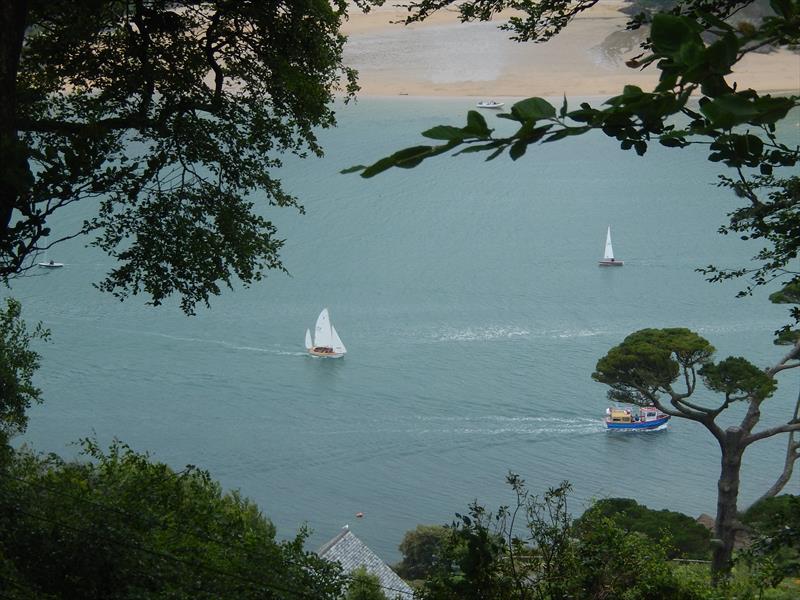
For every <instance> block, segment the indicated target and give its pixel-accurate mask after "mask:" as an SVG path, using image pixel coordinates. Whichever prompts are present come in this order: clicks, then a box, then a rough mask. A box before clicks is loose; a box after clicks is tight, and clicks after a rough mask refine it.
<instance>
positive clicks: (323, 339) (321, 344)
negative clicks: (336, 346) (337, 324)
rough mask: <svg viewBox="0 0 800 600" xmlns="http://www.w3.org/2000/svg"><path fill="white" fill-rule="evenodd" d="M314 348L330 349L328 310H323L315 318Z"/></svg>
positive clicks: (331, 341)
mask: <svg viewBox="0 0 800 600" xmlns="http://www.w3.org/2000/svg"><path fill="white" fill-rule="evenodd" d="M314 346H315V347H317V348H332V347H333V334H332V332H331V319H330V316H329V315H328V309H327V308H323V309H322V312H321V313H319V317H317V325H316V327H315V328H314Z"/></svg>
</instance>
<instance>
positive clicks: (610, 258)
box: [597, 225, 625, 267]
mask: <svg viewBox="0 0 800 600" xmlns="http://www.w3.org/2000/svg"><path fill="white" fill-rule="evenodd" d="M597 264H599V265H600V266H601V267H621V266H622V265H624V264H625V262H624V261H621V260H617V259H615V258H614V249H613V248H612V247H611V225H609V226H608V231H607V232H606V250H605V252H604V253H603V258H602V260H600V261H598V263H597Z"/></svg>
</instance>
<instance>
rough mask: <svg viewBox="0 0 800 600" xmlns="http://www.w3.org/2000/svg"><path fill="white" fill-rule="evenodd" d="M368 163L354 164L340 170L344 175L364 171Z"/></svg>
mask: <svg viewBox="0 0 800 600" xmlns="http://www.w3.org/2000/svg"><path fill="white" fill-rule="evenodd" d="M366 168H367V167H366V165H354V166H352V167H347V168H346V169H342V170H341V171H339V173H341V174H342V175H347V174H349V173H358V172H359V171H363V170H364V169H366Z"/></svg>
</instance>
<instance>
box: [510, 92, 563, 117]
mask: <svg viewBox="0 0 800 600" xmlns="http://www.w3.org/2000/svg"><path fill="white" fill-rule="evenodd" d="M511 114H513V115H516V116H518V117H520V119H521V120H524V121H530V120H532V121H536V120H538V119H552V118H554V117H555V116H556V109H555V108H554V107H553V105H552V104H550V103H549V102H548V101H547V100H545V99H543V98H527V99H525V100H520V101H519V102H517V103H516V104H514V106H512V107H511Z"/></svg>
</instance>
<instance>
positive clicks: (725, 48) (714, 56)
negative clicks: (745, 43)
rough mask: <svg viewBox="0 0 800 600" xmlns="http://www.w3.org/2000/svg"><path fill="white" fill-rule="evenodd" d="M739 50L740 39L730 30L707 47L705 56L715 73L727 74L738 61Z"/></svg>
mask: <svg viewBox="0 0 800 600" xmlns="http://www.w3.org/2000/svg"><path fill="white" fill-rule="evenodd" d="M738 52H739V40H738V39H737V38H736V36H735V35H734V34H733V33H730V32H728V33H726V34H725V35H724V36H723V37H722V38H721V39H719V40H717V41H716V42H714V43H713V44H711V45H710V46H709V47H708V48H706V50H705V55H706V56H705V58H706V61H707V62H708V66H709V67H710V68H711V70H712V71H713V72H714V73H717V74H719V75H727V74H728V73H730V72H731V66H732V65H733V64H734V63H735V62H736V57H737V54H738Z"/></svg>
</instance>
